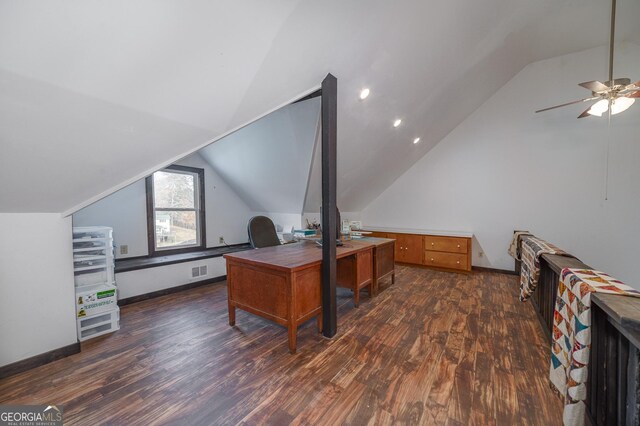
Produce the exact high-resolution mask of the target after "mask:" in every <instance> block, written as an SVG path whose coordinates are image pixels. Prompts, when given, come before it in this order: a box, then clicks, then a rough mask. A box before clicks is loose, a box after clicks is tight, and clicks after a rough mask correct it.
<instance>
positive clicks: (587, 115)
mask: <svg viewBox="0 0 640 426" xmlns="http://www.w3.org/2000/svg"><path fill="white" fill-rule="evenodd" d="M590 109H591V107H589V108H587V109H585V110H584V111H582V114H580V115H579V116H578V118H585V117H590V116H591V114H589V110H590Z"/></svg>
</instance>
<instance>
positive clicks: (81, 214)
mask: <svg viewBox="0 0 640 426" xmlns="http://www.w3.org/2000/svg"><path fill="white" fill-rule="evenodd" d="M176 164H180V165H184V166H191V167H199V168H202V169H204V180H205V183H204V186H205V212H206V221H207V227H206V228H207V235H206V237H207V247H216V246H219V245H221V244H220V243H219V240H218V238H219V237H220V236H222V237H224V239H225V241H226V243H227V244H237V243H246V242H247V240H248V238H247V222H248V220H249V218H250V217H251V211H250V210H249V208H248V207H247V205H246V204H245V203H244V202H243V201H242V200H241V199H240V198H239V197H238V196H237V195H236V194H235V193H234V192H233V191H232V190H231V188H230V187H229V186H228V185H227V184H226V183H225V182H224V181H223V180H222V179H221V178H220V176H218V174H217V173H216V172H215V171H214V170H213V169H212V168H211V166H210V165H209V164H208V163H207V162H206V161H204V160H203V159H202V157H200V155H198V154H193V155H191V156H189V157H187V158H185V159H183V160H181V161H178V162H177V163H176ZM146 203H147V201H146V189H145V182H144V180H141V181H138V182H136V183H134V184H132V185H129V186H128V187H126V188H124V189H121V190H120V191H117V192H115V193H114V194H112V195H110V196H108V197H106V198H104V199H102V200H100V201H98V202H96V203H94V204H92V205H90V206H88V207H85V208H84V209H82V210H80V211H78V212H77V213H75V214H74V215H73V224H74V226H96V225H104V226H111V227H112V228H113V236H114V241H115V244H116V258H125V257H134V256H146V255H147V254H148V242H147V204H146ZM122 244H126V245H128V246H129V253H128V254H127V255H120V249H119V247H120V245H122Z"/></svg>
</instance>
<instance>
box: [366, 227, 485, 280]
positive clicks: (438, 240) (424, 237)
mask: <svg viewBox="0 0 640 426" xmlns="http://www.w3.org/2000/svg"><path fill="white" fill-rule="evenodd" d="M364 229H365V230H367V231H370V232H372V234H371V236H372V237H379V238H392V239H394V240H396V248H395V253H396V254H395V261H396V262H398V263H407V264H412V265H424V266H429V267H433V268H438V269H446V270H450V271H456V272H470V271H471V239H472V238H473V234H472V233H469V232H447V231H445V232H441V231H429V230H417V229H398V228H379V227H365V228H364Z"/></svg>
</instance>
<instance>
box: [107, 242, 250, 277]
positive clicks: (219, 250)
mask: <svg viewBox="0 0 640 426" xmlns="http://www.w3.org/2000/svg"><path fill="white" fill-rule="evenodd" d="M250 249H251V245H249V243H245V244H234V245H231V246H222V247H212V248H208V249H204V250H198V251H192V252H189V253H178V254H167V255H164V256H155V257H149V256H143V257H131V258H124V259H116V261H115V264H116V267H115V272H116V274H118V273H121V272H131V271H137V270H139V269H147V268H157V267H159V266H166V265H173V264H175V263H183V262H193V261H194V260H202V259H210V258H213V257H221V256H222V255H224V254H227V253H235V252H238V251H244V250H250Z"/></svg>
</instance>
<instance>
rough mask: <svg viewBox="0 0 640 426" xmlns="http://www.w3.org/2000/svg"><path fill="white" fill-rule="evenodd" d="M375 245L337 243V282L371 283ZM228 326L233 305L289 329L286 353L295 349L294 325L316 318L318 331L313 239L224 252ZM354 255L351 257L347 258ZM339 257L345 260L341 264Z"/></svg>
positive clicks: (318, 255)
mask: <svg viewBox="0 0 640 426" xmlns="http://www.w3.org/2000/svg"><path fill="white" fill-rule="evenodd" d="M373 249H374V245H373V244H371V243H367V242H363V241H348V242H345V244H344V246H342V247H337V249H336V257H337V258H338V263H339V265H342V266H338V270H339V271H342V272H338V275H339V276H340V277H341V278H340V285H344V286H348V287H349V288H354V289H356V290H355V291H354V297H357V294H358V292H359V290H360V289H361V288H363V287H365V286H367V285H372V283H373V272H372V268H373ZM224 258H225V259H226V261H227V290H228V294H227V297H228V305H229V325H235V321H236V314H235V309H236V308H240V309H243V310H245V311H247V312H251V313H252V314H254V315H258V316H260V317H263V318H266V319H269V320H271V321H273V322H275V323H277V324H280V325H284V326H285V327H287V330H288V335H289V351H290V352H291V353H295V351H296V337H297V331H298V326H299V325H300V324H302V323H304V322H305V321H307V320H309V319H310V318H313V317H316V318H317V322H318V331H322V296H321V286H322V279H321V278H322V276H321V264H322V250H321V248H320V247H318V246H317V245H316V244H315V243H313V242H309V241H303V242H300V243H297V244H288V245H281V246H276V247H266V248H262V249H257V250H247V251H243V252H239V253H231V254H225V255H224ZM348 258H352V259H355V260H349V259H348ZM342 259H345V260H344V262H343V261H342Z"/></svg>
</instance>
